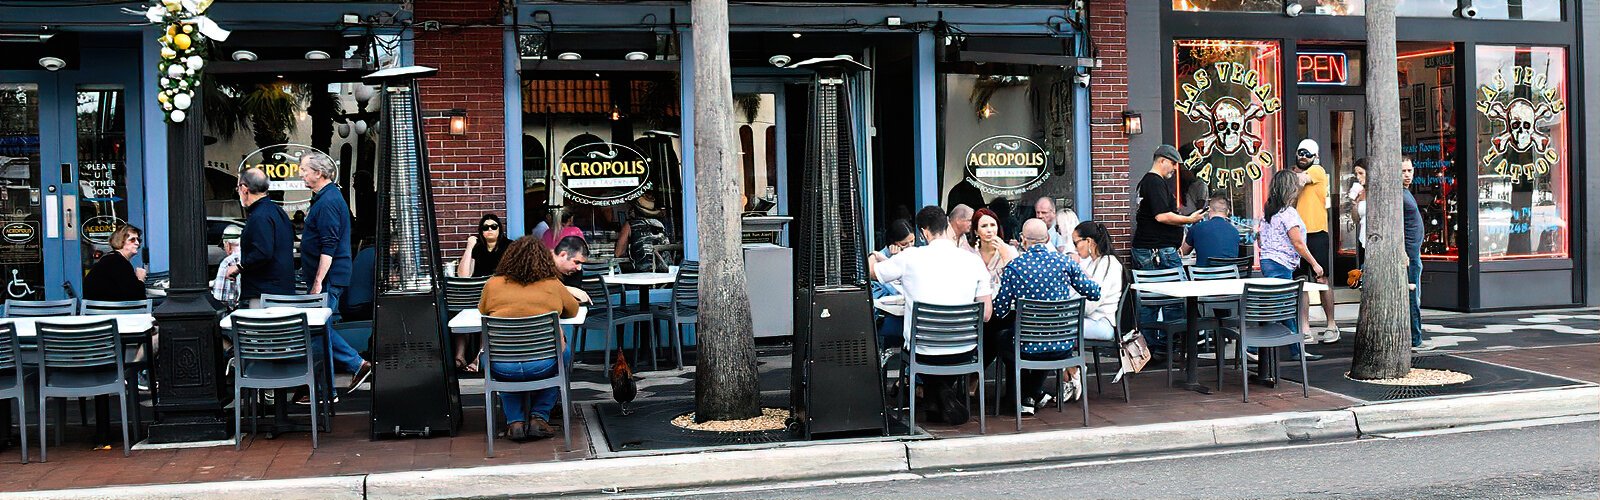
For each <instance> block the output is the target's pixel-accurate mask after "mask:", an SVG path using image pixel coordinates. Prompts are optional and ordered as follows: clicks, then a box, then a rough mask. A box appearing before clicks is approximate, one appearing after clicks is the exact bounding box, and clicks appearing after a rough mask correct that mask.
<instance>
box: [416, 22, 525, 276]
mask: <svg viewBox="0 0 1600 500" xmlns="http://www.w3.org/2000/svg"><path fill="white" fill-rule="evenodd" d="M499 5H500V2H498V1H497V0H427V1H423V2H417V3H416V9H417V10H416V18H417V19H424V20H430V21H439V22H440V23H442V24H443V28H442V29H440V30H439V31H422V30H418V31H417V32H416V42H415V43H416V53H415V54H416V64H417V65H420V66H428V67H432V68H438V69H439V74H438V75H437V76H434V77H432V78H427V79H424V80H422V82H421V91H422V93H421V96H422V109H424V110H429V111H437V110H446V109H452V108H461V109H465V110H466V111H467V133H466V135H463V136H459V137H458V136H452V135H450V134H449V126H450V123H449V121H448V120H445V119H437V118H435V119H426V120H424V128H425V129H426V133H427V138H428V168H429V169H431V170H432V173H433V179H432V180H433V200H434V210H435V212H436V213H435V215H436V216H437V217H438V231H439V244H440V248H441V249H443V250H444V252H445V253H444V259H445V260H450V259H454V258H456V256H457V253H458V252H459V251H460V249H461V248H462V247H463V246H464V245H465V243H466V239H467V236H469V235H471V234H473V233H475V232H476V231H477V224H478V218H479V217H481V216H482V215H483V214H484V213H494V214H496V215H499V216H500V217H501V218H502V219H503V218H505V213H506V159H505V158H506V157H505V141H506V132H505V125H506V123H505V71H504V68H505V63H504V59H502V56H503V53H504V51H503V48H504V45H503V43H502V40H503V36H504V35H503V34H504V30H503V29H501V28H498V27H457V26H466V25H492V24H497V23H499V22H500V14H499V10H498V9H499Z"/></svg>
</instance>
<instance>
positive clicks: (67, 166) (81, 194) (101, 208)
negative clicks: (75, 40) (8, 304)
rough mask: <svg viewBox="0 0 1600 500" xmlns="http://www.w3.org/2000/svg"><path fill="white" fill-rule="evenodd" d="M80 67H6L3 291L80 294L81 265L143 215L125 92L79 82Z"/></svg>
mask: <svg viewBox="0 0 1600 500" xmlns="http://www.w3.org/2000/svg"><path fill="white" fill-rule="evenodd" d="M81 76H83V75H82V74H81V73H79V72H64V73H45V72H15V73H5V74H0V186H3V189H0V280H3V281H4V282H5V292H4V295H3V297H4V298H5V299H7V300H9V299H23V300H42V299H58V298H65V297H68V296H76V295H77V293H78V291H79V290H82V281H83V276H84V273H86V272H87V271H88V269H89V267H90V266H93V265H94V263H95V261H97V260H98V259H99V258H100V256H102V255H104V254H105V252H109V251H111V247H110V237H111V234H112V233H113V232H115V231H116V229H117V228H119V227H121V226H123V225H125V224H128V223H129V222H130V221H138V220H140V218H138V217H134V215H135V212H134V210H135V209H136V208H137V207H138V204H134V203H130V201H131V200H130V191H129V182H128V180H129V171H130V169H129V162H128V160H129V154H128V137H127V126H126V122H127V119H126V115H125V112H124V111H125V110H126V109H127V107H128V106H127V103H126V102H125V101H126V99H125V98H124V97H125V95H126V92H125V90H124V88H123V87H122V86H120V85H110V84H90V83H79V78H80V77H81ZM134 223H135V224H137V222H134ZM133 263H134V265H136V266H141V265H143V264H144V259H143V257H142V256H135V257H134V258H133Z"/></svg>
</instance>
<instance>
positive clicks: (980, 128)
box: [940, 66, 1075, 238]
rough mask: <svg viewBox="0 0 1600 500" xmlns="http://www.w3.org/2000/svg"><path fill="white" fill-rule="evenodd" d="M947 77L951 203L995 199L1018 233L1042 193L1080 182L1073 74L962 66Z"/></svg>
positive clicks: (1058, 194)
mask: <svg viewBox="0 0 1600 500" xmlns="http://www.w3.org/2000/svg"><path fill="white" fill-rule="evenodd" d="M958 70H960V71H969V70H970V72H961V73H956V72H950V73H946V74H945V75H944V78H943V92H944V98H943V100H942V102H941V105H942V113H943V114H942V120H941V123H942V128H943V130H942V134H941V135H942V137H943V141H942V142H941V152H940V158H941V162H940V183H941V186H942V189H944V192H945V200H944V201H945V203H944V206H945V207H946V208H949V207H953V206H955V205H956V204H965V205H967V206H969V207H972V208H981V207H989V208H990V209H993V210H995V212H996V213H997V214H1000V215H1001V217H1002V218H1003V219H1006V220H1004V221H1001V223H1002V231H1003V232H1004V233H1005V235H1006V237H1007V238H1015V237H1016V235H1017V232H1018V230H1019V228H1020V227H1021V223H1022V221H1025V220H1027V219H1029V218H1032V217H1033V215H1034V213H1033V203H1034V201H1035V200H1037V199H1038V198H1040V197H1042V196H1049V197H1052V198H1055V199H1056V200H1057V203H1056V206H1057V208H1058V209H1065V208H1070V207H1069V206H1064V205H1065V204H1064V201H1066V200H1071V199H1072V197H1073V189H1074V185H1075V182H1074V175H1075V174H1074V169H1075V167H1074V166H1073V157H1072V150H1073V144H1072V79H1071V78H1070V77H1069V76H1070V75H1068V73H1067V72H1065V71H1063V70H1062V69H1060V68H1054V67H1041V66H1012V67H1008V68H988V70H989V71H990V72H983V71H984V70H985V68H982V67H959V69H958Z"/></svg>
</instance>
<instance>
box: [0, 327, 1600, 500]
mask: <svg viewBox="0 0 1600 500" xmlns="http://www.w3.org/2000/svg"><path fill="white" fill-rule="evenodd" d="M1425 322H1426V323H1428V328H1429V331H1430V332H1437V333H1435V334H1434V335H1436V336H1456V337H1471V339H1470V340H1467V339H1462V340H1459V341H1457V342H1455V343H1454V344H1453V345H1447V346H1446V347H1443V348H1442V349H1441V350H1440V351H1439V352H1438V353H1437V354H1430V355H1429V356H1427V357H1426V358H1419V364H1420V363H1422V362H1425V361H1424V360H1432V359H1438V360H1451V362H1455V363H1492V364H1493V365H1488V364H1484V365H1482V366H1485V367H1493V369H1496V370H1504V371H1503V372H1500V371H1497V372H1495V373H1494V374H1493V376H1492V377H1481V378H1486V379H1487V378H1493V379H1495V380H1493V381H1489V382H1495V383H1500V382H1502V381H1503V380H1505V379H1506V378H1507V377H1510V378H1517V377H1521V378H1520V379H1518V380H1520V381H1521V382H1523V383H1530V384H1533V385H1535V386H1542V387H1557V388H1554V389H1532V388H1530V389H1522V390H1515V391H1512V392H1510V393H1504V392H1502V393H1500V394H1494V395H1488V396H1466V397H1462V396H1445V397H1435V398H1429V399H1425V400H1420V401H1406V402H1399V403H1377V402H1376V401H1372V400H1362V399H1358V398H1356V397H1352V396H1347V395H1343V394H1339V393H1337V392H1334V391H1331V390H1327V389H1324V388H1323V385H1324V380H1323V379H1321V378H1319V377H1322V376H1319V375H1318V374H1317V373H1316V372H1315V370H1314V373H1313V374H1312V386H1313V389H1312V391H1311V397H1310V398H1302V397H1301V396H1300V387H1299V385H1298V384H1297V383H1294V382H1290V381H1285V382H1283V383H1280V384H1279V385H1278V387H1276V388H1266V387H1261V386H1252V387H1251V391H1250V403H1243V402H1241V401H1240V399H1239V396H1240V390H1239V385H1238V382H1237V380H1238V376H1239V374H1238V372H1237V371H1235V370H1232V369H1229V370H1227V371H1226V372H1225V377H1226V378H1225V384H1224V386H1223V387H1222V388H1221V389H1220V390H1216V391H1215V392H1214V393H1213V394H1210V395H1201V394H1196V393H1192V392H1185V391H1180V390H1177V389H1169V388H1166V387H1165V376H1164V375H1163V373H1162V372H1161V371H1160V368H1161V367H1157V366H1151V367H1147V370H1146V372H1144V373H1141V374H1138V375H1137V376H1134V377H1133V379H1132V384H1131V386H1130V388H1131V392H1132V401H1130V402H1124V401H1123V400H1122V392H1121V388H1120V387H1119V386H1117V385H1114V384H1109V383H1108V384H1106V385H1105V386H1104V390H1105V392H1104V393H1103V394H1097V393H1096V392H1095V390H1094V384H1093V381H1092V379H1090V382H1089V384H1088V385H1089V387H1088V388H1087V390H1086V392H1085V396H1086V397H1088V398H1089V416H1090V426H1091V427H1090V428H1089V429H1083V428H1082V420H1081V419H1082V417H1081V414H1080V413H1079V407H1078V406H1077V405H1076V404H1072V405H1070V406H1068V407H1067V408H1065V411H1064V412H1057V411H1056V409H1054V408H1049V409H1041V411H1040V412H1039V413H1038V415H1037V416H1036V417H1033V418H1025V419H1023V431H1022V433H1021V434H1018V433H1015V431H1014V425H1015V421H1014V420H1013V419H1012V418H1011V417H1010V416H1009V414H1006V415H1002V416H998V417H995V416H991V417H989V421H988V426H989V429H988V435H986V436H981V437H979V436H978V433H977V427H978V425H977V422H976V420H975V419H974V421H972V422H970V423H968V424H965V425H962V426H957V427H951V426H946V425H942V424H922V428H923V429H924V430H925V431H927V432H928V434H929V435H930V436H931V437H932V439H928V437H929V436H922V437H920V438H917V439H913V440H910V441H905V440H902V439H900V438H897V437H887V438H881V439H868V440H857V441H854V442H851V443H848V444H828V443H826V442H822V443H802V444H795V443H788V444H782V445H773V446H769V447H766V448H767V449H746V450H744V451H719V452H715V453H696V454H689V455H685V454H681V453H674V452H666V453H662V454H659V455H657V456H635V457H628V458H606V459H592V458H593V457H594V453H593V452H592V451H591V450H594V449H596V446H597V444H598V443H591V442H590V439H591V437H593V438H595V439H603V436H591V435H590V432H591V431H590V429H591V428H592V426H591V425H589V422H584V421H582V420H581V419H580V421H578V422H575V423H574V425H575V427H574V429H573V430H574V432H573V438H574V443H573V446H574V451H571V452H562V451H560V448H561V441H560V439H559V437H558V438H557V439H553V440H545V441H539V442H533V443H524V444H516V443H511V442H509V441H505V440H501V441H499V442H497V443H496V454H497V457H496V458H494V459H486V458H484V457H483V451H484V439H485V436H484V433H485V429H484V428H483V425H484V424H483V413H482V411H483V409H482V396H481V394H471V392H472V391H474V390H477V389H476V388H475V387H476V384H475V383H476V382H477V381H468V382H469V383H466V384H464V387H463V391H462V392H463V393H464V394H463V400H464V403H465V404H466V405H467V406H468V408H467V410H466V412H465V413H466V415H465V417H464V425H463V427H462V431H461V433H460V434H459V435H458V436H456V437H451V438H434V439H410V440H385V441H376V442H374V441H369V440H368V439H367V432H366V431H367V422H366V420H365V419H366V415H365V414H357V413H353V412H351V408H353V407H356V406H359V405H362V404H365V403H364V402H363V401H364V396H365V395H364V394H362V393H361V392H358V393H357V394H356V395H354V396H353V397H350V398H346V401H345V402H343V403H341V405H340V410H341V413H340V416H339V417H338V418H337V419H336V420H335V426H334V429H333V431H332V432H329V433H326V434H322V436H321V448H319V449H317V450H316V451H315V452H313V451H312V450H311V446H310V436H309V435H308V434H304V433H294V434H287V435H285V436H281V437H279V438H278V439H276V440H268V439H265V438H258V439H254V440H253V441H252V440H249V438H248V437H247V438H246V439H247V442H246V446H245V450H244V451H234V450H233V448H232V447H231V446H226V447H212V448H196V449H179V450H141V451H135V452H134V453H133V456H132V457H130V458H123V457H121V456H120V454H119V452H118V451H117V450H111V451H90V450H88V449H87V448H88V444H89V443H88V434H89V431H88V428H86V427H82V426H80V425H79V424H78V417H77V416H76V415H75V414H74V415H71V416H70V417H69V419H68V422H69V424H68V425H69V426H68V428H67V440H66V441H65V442H64V443H63V445H62V446H59V447H56V446H52V447H51V449H50V462H48V463H37V462H35V463H31V464H28V465H19V464H17V463H16V459H17V455H16V451H17V450H16V447H15V446H11V447H8V448H5V449H3V450H0V491H9V492H23V491H33V492H42V491H48V490H59V489H68V488H92V487H105V486H138V485H163V484H177V483H181V484H187V485H189V486H184V487H170V486H168V487H161V488H160V489H156V490H146V489H140V488H133V489H128V488H119V489H112V490H98V491H97V494H96V495H95V496H105V497H120V496H126V497H141V496H149V495H156V496H183V495H184V493H183V492H185V491H191V492H193V493H194V494H197V495H199V496H206V495H208V494H209V495H213V496H214V495H216V494H218V493H220V492H222V491H228V492H238V491H241V490H240V489H241V488H251V489H255V488H260V489H261V491H263V492H274V493H271V494H269V495H268V496H272V497H285V496H306V497H317V498H332V497H339V496H349V497H352V498H359V497H372V498H376V497H380V496H395V495H398V496H410V494H401V492H404V491H411V492H412V494H415V493H416V492H419V491H431V492H432V493H430V494H429V495H427V496H445V497H448V496H457V495H467V496H470V495H476V494H480V493H483V492H490V493H486V494H496V493H493V492H496V491H499V492H510V491H522V492H524V493H528V494H534V493H539V492H544V493H557V492H562V491H567V492H572V491H588V492H597V491H599V489H600V488H604V487H608V486H625V487H629V488H661V487H673V486H675V485H682V484H694V483H685V481H704V482H729V481H735V482H739V481H753V480H769V479H773V478H804V477H828V476H837V475H849V474H867V473H892V472H894V471H905V470H912V469H916V468H921V467H945V466H952V465H949V464H951V463H957V462H960V463H966V464H967V465H981V464H984V463H1000V462H1004V461H1009V460H1010V459H1006V458H1005V457H1010V458H1012V459H1017V458H1020V459H1027V460H1036V459H1037V460H1048V459H1070V458H1081V457H1083V456H1091V455H1092V454H1094V453H1099V454H1101V455H1104V454H1107V453H1118V452H1140V453H1149V452H1157V451H1165V450H1170V449H1179V448H1171V446H1187V447H1215V446H1228V445H1239V444H1248V443H1254V442H1266V441H1267V440H1272V439H1276V440H1278V441H1285V440H1299V439H1312V438H1321V439H1336V438H1354V437H1355V436H1357V435H1360V434H1366V433H1370V432H1375V431H1374V429H1384V430H1385V432H1395V429H1403V428H1404V427H1405V425H1411V424H1414V425H1420V426H1424V427H1419V428H1426V426H1453V425H1462V424H1467V423H1478V422H1481V421H1492V420H1493V419H1496V418H1498V419H1501V420H1507V419H1517V418H1538V417H1540V416H1556V415H1573V414H1586V413H1596V412H1600V388H1596V387H1594V386H1593V384H1596V383H1600V368H1596V367H1595V366H1594V364H1593V360H1594V359H1600V311H1596V310H1593V309H1590V310H1568V311H1555V312H1540V313H1536V314H1531V315H1507V314H1496V315H1434V316H1430V317H1429V318H1427V319H1425ZM1341 326H1346V325H1341ZM1353 326H1354V325H1353V322H1352V323H1351V324H1350V325H1348V327H1350V328H1353ZM1352 342H1353V339H1352V338H1351V336H1348V335H1347V336H1346V337H1345V339H1344V340H1342V341H1341V342H1340V343H1339V344H1336V345H1333V346H1321V347H1319V348H1317V349H1316V350H1315V352H1322V353H1327V354H1329V358H1328V359H1325V360H1323V361H1320V362H1318V363H1316V364H1315V365H1314V366H1317V367H1322V368H1323V371H1327V372H1338V373H1342V371H1341V370H1342V369H1341V368H1340V366H1341V363H1342V366H1343V367H1344V369H1347V367H1348V363H1349V361H1348V358H1345V357H1341V356H1346V355H1345V354H1344V353H1345V352H1347V351H1348V349H1349V347H1348V346H1349V345H1350V344H1351V343H1352ZM776 359H781V358H776ZM762 360H763V362H764V363H766V364H765V365H764V366H763V386H766V385H774V384H781V383H784V382H786V377H787V374H786V373H782V372H778V371H775V370H776V369H778V368H769V367H777V366H781V369H782V370H784V371H786V370H787V363H778V362H768V361H773V360H775V358H772V357H770V356H763V358H762ZM1473 366H1478V365H1473ZM1524 370H1526V371H1524ZM598 371H599V368H598V366H596V365H584V364H580V365H578V372H579V377H578V378H579V379H580V383H578V384H575V388H579V389H577V390H575V393H576V394H575V396H576V398H575V399H576V400H578V401H580V402H587V403H593V402H598V401H606V400H609V393H608V392H606V391H605V390H603V388H602V384H599V383H595V380H596V379H595V378H594V377H597V376H599V374H598ZM1535 372H1536V373H1535ZM1200 373H1201V376H1200V380H1201V381H1202V382H1203V383H1206V384H1207V385H1214V384H1215V378H1214V377H1215V375H1214V373H1215V372H1214V371H1213V369H1212V368H1210V367H1209V366H1204V365H1203V366H1202V368H1201V372H1200ZM686 374H687V372H679V371H662V372H645V373H643V374H642V376H644V377H646V379H645V380H642V381H641V382H640V385H641V387H642V391H644V392H647V393H648V394H642V396H644V397H655V398H667V397H680V396H682V395H683V392H681V391H682V388H683V387H685V386H687V387H689V388H690V389H691V390H692V382H690V381H692V375H687V376H686ZM1507 374H1509V375H1507ZM1541 374H1547V375H1541ZM1175 375H1178V374H1175ZM769 379H770V380H769ZM598 380H601V381H603V380H604V379H603V378H600V379H598ZM1486 383H1487V382H1486ZM1541 384H1542V385H1541ZM1494 387H1497V386H1485V387H1484V390H1485V391H1492V390H1493V389H1494ZM1530 387H1531V386H1530ZM363 392H364V391H363ZM580 404H582V403H580ZM1408 405H1409V406H1408ZM68 406H69V407H71V408H72V409H73V413H75V405H68ZM1439 406H1443V407H1447V408H1448V409H1447V411H1445V412H1444V413H1443V414H1437V411H1435V410H1430V408H1435V407H1439ZM1397 408H1398V409H1397ZM1395 411H1401V412H1402V413H1404V415H1405V416H1400V417H1394V416H1393V415H1398V414H1396V413H1392V412H1395ZM1428 411H1435V413H1431V414H1427V415H1426V418H1422V417H1418V416H1417V415H1418V413H1417V412H1423V413H1426V412H1428ZM1541 412H1543V413H1541ZM1362 415H1366V417H1365V418H1366V419H1367V420H1366V421H1364V422H1362V423H1360V424H1359V427H1358V421H1361V419H1362V418H1363V417H1362ZM1486 419H1488V420H1486ZM1396 422H1398V424H1397V423H1396ZM1369 423H1370V424H1371V425H1372V426H1373V427H1371V428H1369V426H1368V424H1369ZM1384 426H1387V427H1384ZM1195 429H1201V430H1203V431H1204V432H1200V431H1197V430H1195ZM33 432H35V434H34V436H37V434H36V433H37V429H34V431H33ZM1196 433H1198V434H1196ZM1139 436H1165V438H1163V439H1162V440H1154V438H1149V437H1145V438H1141V437H1139ZM1040 443H1044V444H1043V445H1041V444H1040ZM1141 443H1142V444H1141ZM1030 445H1031V446H1033V447H1030ZM1158 445H1159V446H1158ZM1141 446H1143V447H1142V448H1141ZM1151 446H1158V447H1155V448H1151ZM982 450H992V451H990V452H981V451H982ZM1052 450H1054V451H1052ZM1047 452H1048V453H1055V454H1045V453H1047ZM996 453H1003V454H1006V455H1005V456H1003V457H1001V456H997V455H996ZM8 454H9V455H8ZM918 457H921V461H920V462H919V461H918V460H919V459H918ZM33 459H34V460H37V449H35V450H34V453H33ZM806 460H811V461H817V460H821V462H823V463H824V464H827V463H833V462H837V464H835V465H837V466H836V467H821V466H818V465H812V466H803V465H796V464H801V463H803V462H804V461H806ZM485 466H488V467H485ZM690 466H692V467H693V468H691V469H684V468H683V467H690ZM755 469H759V470H755ZM417 471H433V472H417ZM608 473H609V474H610V475H607V474H608ZM541 474H545V475H543V476H541ZM319 477H335V478H334V479H319V480H315V481H308V480H306V479H308V478H319ZM529 477H543V478H546V479H547V480H542V481H539V482H537V483H538V484H534V483H535V482H530V481H528V480H527V478H529ZM262 479H285V480H292V481H282V482H279V481H267V482H263V481H253V480H262ZM514 479H515V480H514ZM239 480H252V481H253V482H246V483H238V482H230V483H220V482H224V481H239ZM652 481H654V482H652ZM469 484H471V485H479V486H481V487H482V488H479V487H475V486H467V485H469ZM408 485H409V486H408ZM518 487H520V488H523V489H521V490H515V489H513V488H518ZM300 488H307V489H304V490H302V489H300ZM386 488H388V489H386ZM405 488H413V489H411V490H406V489H405ZM417 488H422V489H417ZM429 488H431V489H429ZM497 488H502V489H497ZM562 488H567V489H562ZM383 492H387V494H380V493H383ZM77 493H86V492H77ZM57 494H60V492H57ZM102 494H103V495H102Z"/></svg>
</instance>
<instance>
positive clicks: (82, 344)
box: [34, 319, 132, 462]
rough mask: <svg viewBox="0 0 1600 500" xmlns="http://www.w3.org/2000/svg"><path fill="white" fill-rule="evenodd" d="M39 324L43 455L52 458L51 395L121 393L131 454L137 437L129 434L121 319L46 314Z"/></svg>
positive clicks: (125, 437) (119, 399) (58, 427)
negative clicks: (63, 319)
mask: <svg viewBox="0 0 1600 500" xmlns="http://www.w3.org/2000/svg"><path fill="white" fill-rule="evenodd" d="M34 328H35V330H36V331H37V334H38V342H39V461H41V462H44V461H47V460H48V456H49V455H48V454H47V453H48V452H47V451H46V450H45V448H46V445H45V436H46V430H45V429H46V428H47V427H49V425H48V424H49V422H50V420H49V419H48V414H47V408H49V405H48V404H47V403H48V402H49V399H50V398H87V397H94V396H112V395H114V396H116V397H117V402H118V407H119V408H120V409H121V410H122V456H124V457H126V456H128V454H129V446H130V445H131V444H132V443H131V442H130V441H129V439H128V394H127V391H128V384H127V377H126V376H125V374H126V373H127V369H126V368H125V367H124V366H123V364H122V333H120V332H119V331H118V330H117V322H116V320H113V319H105V320H101V321H95V322H91V323H80V322H73V323H58V322H51V321H48V320H41V321H39V322H38V323H35V324H34ZM52 372H54V375H53V376H52ZM64 416H65V415H63V416H62V417H64ZM62 417H58V418H62ZM61 426H62V423H61V422H57V423H56V436H57V439H60V433H61Z"/></svg>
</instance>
